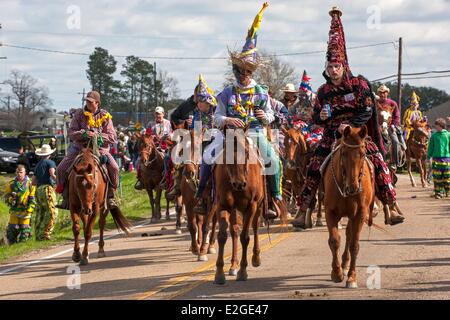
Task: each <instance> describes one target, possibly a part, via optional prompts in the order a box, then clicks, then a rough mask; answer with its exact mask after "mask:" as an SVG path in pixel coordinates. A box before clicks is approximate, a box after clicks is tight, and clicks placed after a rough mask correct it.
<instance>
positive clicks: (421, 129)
mask: <svg viewBox="0 0 450 320" xmlns="http://www.w3.org/2000/svg"><path fill="white" fill-rule="evenodd" d="M412 126H413V138H414V140H415V141H416V143H418V144H423V145H425V144H426V143H427V141H428V139H429V135H428V130H427V122H426V121H423V120H420V119H418V120H415V121H414V122H413V123H412Z"/></svg>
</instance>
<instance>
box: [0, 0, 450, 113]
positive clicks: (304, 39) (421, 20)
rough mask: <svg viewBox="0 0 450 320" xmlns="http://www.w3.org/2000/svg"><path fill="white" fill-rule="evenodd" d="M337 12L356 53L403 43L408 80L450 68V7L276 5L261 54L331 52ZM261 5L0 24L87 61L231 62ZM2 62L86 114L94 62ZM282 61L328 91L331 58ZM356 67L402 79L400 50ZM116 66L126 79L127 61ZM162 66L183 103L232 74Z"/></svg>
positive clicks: (61, 12)
mask: <svg viewBox="0 0 450 320" xmlns="http://www.w3.org/2000/svg"><path fill="white" fill-rule="evenodd" d="M336 3H337V4H338V5H339V6H340V7H341V8H342V9H343V11H344V16H343V23H344V28H345V33H346V38H347V41H348V46H349V47H351V46H358V45H362V44H369V43H376V42H385V41H393V40H396V39H398V37H400V36H402V37H403V38H404V42H405V46H406V49H407V50H406V52H407V53H408V59H406V60H405V65H404V69H405V72H418V71H422V70H433V69H449V68H450V64H449V62H448V61H447V60H448V58H447V57H448V56H450V46H449V44H448V43H449V41H450V32H449V31H450V22H449V21H448V13H449V12H450V2H449V1H444V0H434V1H429V0H419V1H413V0H367V1H356V0H341V1H335V0H325V1H315V0H302V1H298V0H289V1H288V0H272V1H270V7H269V8H268V9H267V11H266V13H265V15H264V18H263V23H262V26H261V31H260V36H259V42H258V46H259V48H262V49H266V50H268V51H270V52H278V53H285V52H302V51H316V50H323V49H326V41H327V38H328V28H329V23H330V18H329V16H328V10H329V8H330V7H331V6H332V5H335V4H336ZM71 4H75V5H78V6H80V9H81V19H82V20H81V29H80V30H68V29H67V27H66V20H67V18H68V14H67V12H66V10H67V7H68V6H69V5H71ZM261 4H262V0H246V1H244V0H229V1H207V0H186V1H181V0H166V1H141V0H131V1H127V2H122V1H106V0H102V1H88V0H79V1H76V0H73V1H72V0H71V1H58V2H45V1H43V0H40V1H39V0H34V1H20V2H19V1H8V0H6V1H5V0H2V1H1V2H0V22H1V23H2V24H3V27H4V30H3V36H1V34H0V41H3V42H4V43H10V44H17V45H25V46H34V47H40V48H49V49H56V50H65V51H76V52H88V53H89V52H92V51H93V49H94V47H96V46H101V47H104V48H106V49H108V50H109V52H110V53H113V54H118V55H128V54H130V55H131V54H133V55H138V56H183V57H199V56H201V57H204V56H209V57H223V56H227V54H228V52H227V46H228V47H230V49H238V50H239V49H241V47H242V45H243V43H244V38H245V35H246V31H247V29H248V28H249V26H250V24H251V22H252V20H253V18H254V15H255V14H256V12H257V11H258V10H259V9H260V7H261ZM370 5H378V6H379V7H380V8H381V30H369V29H368V28H367V25H366V21H367V19H368V13H367V7H368V6H370ZM12 30H16V31H17V30H22V31H26V32H27V33H23V32H20V33H19V32H12ZM28 32H50V33H65V34H68V35H65V36H64V35H55V34H53V35H50V34H40V33H28ZM96 35H97V36H96ZM0 55H7V56H8V60H0V77H3V78H4V77H5V76H6V74H5V71H4V70H6V71H10V70H12V69H21V70H23V71H27V72H29V73H30V74H32V75H33V76H34V77H36V78H39V79H42V81H43V83H45V84H47V85H48V86H49V89H50V95H51V97H52V98H53V99H54V100H55V107H61V108H62V107H64V106H66V107H70V106H71V104H72V105H79V98H80V97H79V95H77V94H76V93H77V92H79V91H81V90H82V88H83V87H85V88H86V89H87V88H88V87H89V83H88V81H87V79H86V75H85V69H86V67H87V65H86V61H87V57H84V56H73V55H58V54H49V53H40V52H33V51H24V50H18V49H11V48H6V47H3V48H0ZM405 58H406V57H405ZM282 59H283V60H284V61H287V62H289V63H291V64H293V65H294V66H295V68H296V70H297V73H298V74H299V79H300V76H301V73H302V71H303V69H307V70H308V72H309V74H310V75H311V76H312V78H313V79H312V81H313V85H314V87H315V88H317V87H318V86H319V85H320V83H321V82H322V81H323V78H322V76H321V72H322V70H323V66H324V60H325V53H321V54H313V55H301V56H289V57H283V58H282ZM349 59H350V65H351V67H352V69H353V71H354V72H355V73H361V74H364V75H366V76H367V77H369V78H372V79H373V78H376V77H382V76H385V75H390V74H393V73H395V72H396V68H397V66H396V63H397V61H396V60H397V52H396V51H395V50H394V48H393V46H381V47H374V48H367V49H358V50H349ZM117 61H118V69H119V71H120V67H121V65H122V63H123V59H117ZM151 62H153V61H151ZM157 65H158V68H162V69H164V70H166V71H168V72H169V73H170V74H171V75H172V76H174V77H176V78H177V79H178V81H179V86H180V89H181V90H180V91H181V93H182V95H184V96H188V95H189V94H191V92H192V90H193V88H194V87H195V85H196V83H197V77H198V73H203V74H204V75H205V78H206V80H207V81H208V83H209V85H210V86H211V87H213V88H215V89H219V88H220V87H221V85H222V83H223V76H224V73H225V71H226V70H227V68H229V66H228V65H227V61H226V60H205V61H199V60H157ZM118 73H119V72H118ZM117 78H120V76H119V74H117ZM413 84H420V85H428V84H429V85H436V86H438V87H439V88H441V89H445V90H449V87H450V79H436V80H435V79H429V80H428V79H427V80H425V81H424V80H417V81H415V82H413Z"/></svg>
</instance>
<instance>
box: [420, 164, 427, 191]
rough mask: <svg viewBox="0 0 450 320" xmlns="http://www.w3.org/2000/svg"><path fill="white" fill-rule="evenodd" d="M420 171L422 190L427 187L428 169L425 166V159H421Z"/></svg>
mask: <svg viewBox="0 0 450 320" xmlns="http://www.w3.org/2000/svg"><path fill="white" fill-rule="evenodd" d="M419 171H420V182H422V188H425V187H426V184H425V181H426V176H427V168H426V166H425V162H424V161H423V158H422V157H420V160H419Z"/></svg>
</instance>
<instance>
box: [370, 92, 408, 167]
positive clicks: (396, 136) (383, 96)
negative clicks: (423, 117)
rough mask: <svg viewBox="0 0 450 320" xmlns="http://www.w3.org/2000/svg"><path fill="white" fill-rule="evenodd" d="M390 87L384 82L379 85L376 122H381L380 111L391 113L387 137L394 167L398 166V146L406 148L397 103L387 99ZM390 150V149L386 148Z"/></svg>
mask: <svg viewBox="0 0 450 320" xmlns="http://www.w3.org/2000/svg"><path fill="white" fill-rule="evenodd" d="M389 93H390V89H389V88H388V87H387V86H385V85H384V84H383V85H381V86H380V87H379V88H378V90H377V94H378V97H379V98H378V99H377V100H376V106H377V113H378V124H380V125H381V124H382V123H383V119H382V118H381V112H383V111H385V112H387V113H389V114H390V115H391V118H390V121H389V123H387V125H388V132H389V138H390V139H391V142H392V150H393V152H392V155H393V159H392V160H393V165H394V166H395V167H397V166H400V165H401V163H400V147H402V148H403V150H406V144H405V143H404V141H403V134H402V129H401V125H400V110H399V108H398V105H397V103H396V102H395V101H394V100H391V99H389ZM387 151H388V152H390V150H387Z"/></svg>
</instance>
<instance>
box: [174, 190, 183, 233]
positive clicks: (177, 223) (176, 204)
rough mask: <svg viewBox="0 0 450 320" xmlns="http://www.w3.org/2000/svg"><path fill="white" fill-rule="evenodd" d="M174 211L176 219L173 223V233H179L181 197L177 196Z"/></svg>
mask: <svg viewBox="0 0 450 320" xmlns="http://www.w3.org/2000/svg"><path fill="white" fill-rule="evenodd" d="M175 211H176V214H177V221H176V223H175V233H176V234H181V233H182V231H181V214H182V213H183V202H182V201H181V197H177V198H176V200H175Z"/></svg>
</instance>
